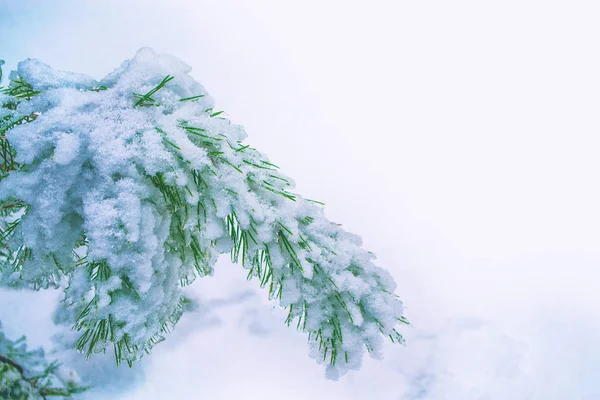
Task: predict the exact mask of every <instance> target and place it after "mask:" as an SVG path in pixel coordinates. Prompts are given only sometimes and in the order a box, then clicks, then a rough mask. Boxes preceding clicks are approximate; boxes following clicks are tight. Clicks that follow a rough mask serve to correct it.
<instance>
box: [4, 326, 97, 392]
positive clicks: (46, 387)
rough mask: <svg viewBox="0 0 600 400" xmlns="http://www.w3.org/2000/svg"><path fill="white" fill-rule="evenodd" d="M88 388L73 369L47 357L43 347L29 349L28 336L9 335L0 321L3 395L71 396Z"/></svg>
mask: <svg viewBox="0 0 600 400" xmlns="http://www.w3.org/2000/svg"><path fill="white" fill-rule="evenodd" d="M85 390H86V388H84V387H81V386H80V385H79V383H78V377H77V375H75V373H74V372H73V371H67V370H65V369H64V368H62V367H61V365H60V364H59V363H58V362H56V361H54V362H49V361H47V360H46V357H45V355H44V351H43V350H42V349H37V350H28V349H27V345H26V343H25V337H21V338H19V339H18V340H16V341H12V340H10V339H8V338H7V337H6V336H5V335H4V333H3V332H2V325H1V324H0V399H9V400H41V399H46V398H47V397H53V398H57V397H60V398H63V399H70V398H71V396H72V395H73V394H76V393H81V392H83V391H85Z"/></svg>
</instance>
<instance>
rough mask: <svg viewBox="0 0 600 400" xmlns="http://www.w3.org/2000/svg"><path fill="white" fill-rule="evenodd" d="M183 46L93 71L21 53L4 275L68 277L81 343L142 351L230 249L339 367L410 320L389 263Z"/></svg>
mask: <svg viewBox="0 0 600 400" xmlns="http://www.w3.org/2000/svg"><path fill="white" fill-rule="evenodd" d="M189 72H190V67H189V66H187V65H186V64H184V63H183V62H181V61H179V60H178V59H176V58H174V57H172V56H168V55H159V54H156V53H155V52H154V51H152V50H150V49H147V48H145V49H142V50H140V51H139V52H138V53H137V54H136V56H135V57H134V58H133V59H132V60H128V61H125V62H124V63H123V64H122V65H121V66H120V67H119V68H118V69H116V70H115V71H114V72H113V73H111V74H109V75H108V76H107V77H106V78H104V79H103V80H101V81H99V82H98V81H95V80H94V79H92V78H90V77H88V76H85V75H81V74H73V73H67V72H61V71H55V70H53V69H51V68H50V67H49V66H47V65H46V64H43V63H42V62H40V61H37V60H33V59H28V60H25V61H23V62H21V63H20V64H19V66H18V69H17V70H16V71H13V72H11V75H10V79H11V83H10V85H9V86H8V87H7V88H4V89H3V90H2V94H0V104H1V105H2V109H1V110H2V111H1V114H0V118H1V122H0V123H1V125H0V127H1V128H0V134H1V148H0V158H1V161H2V166H1V167H0V168H2V169H1V171H0V179H1V181H0V201H1V203H0V207H1V209H2V215H3V219H2V227H1V229H2V233H1V236H0V238H1V239H2V242H1V251H2V256H1V259H0V261H1V264H0V284H2V285H4V286H9V287H19V288H20V287H27V288H33V289H40V288H49V287H62V288H64V290H65V298H64V301H63V302H62V303H61V304H60V306H59V309H58V310H57V312H56V317H55V318H56V321H57V322H58V323H60V324H64V325H66V326H69V327H71V328H72V329H74V330H75V331H77V332H79V339H78V340H77V342H76V343H75V344H74V345H75V346H76V347H77V349H78V350H79V351H81V352H83V353H84V354H85V355H86V356H88V357H89V356H91V355H92V354H94V353H97V352H103V351H106V349H112V351H114V354H115V357H116V360H117V363H120V362H122V361H125V362H127V363H130V364H131V363H132V362H135V361H137V360H139V359H140V358H141V357H142V356H143V355H144V354H145V353H149V352H150V351H151V349H152V347H153V346H154V345H155V344H157V343H159V342H161V341H162V340H164V336H165V334H166V333H168V332H169V331H170V330H171V329H172V328H173V327H174V326H175V324H176V323H177V321H178V320H179V318H180V317H181V315H182V312H183V308H184V307H183V306H184V300H183V297H182V291H181V288H182V287H183V286H186V285H189V284H190V283H192V282H193V281H194V280H195V279H196V278H197V277H199V276H200V277H202V276H206V275H210V274H212V271H213V266H214V264H215V262H216V260H217V257H218V256H219V255H220V254H223V253H230V254H231V258H232V260H233V261H234V262H238V263H240V264H241V265H242V266H243V267H244V268H245V269H247V273H248V278H249V279H255V280H257V281H258V282H259V284H260V286H261V287H264V288H266V289H267V290H268V293H269V296H270V298H271V299H274V300H276V301H278V302H279V304H280V305H281V306H282V307H284V308H285V309H287V310H288V312H289V314H288V317H287V320H286V323H287V324H288V325H290V324H293V325H294V326H295V327H296V328H297V329H299V330H301V331H303V332H306V333H307V334H308V342H309V345H310V354H311V356H312V357H314V358H316V359H317V360H318V361H319V362H321V363H324V364H326V365H327V372H328V376H329V377H331V378H336V377H338V376H340V375H341V374H343V373H345V372H346V371H347V370H349V369H358V368H359V367H360V364H361V360H362V356H363V353H364V350H365V349H366V350H367V351H368V352H370V353H372V354H373V355H375V356H377V355H379V354H380V352H381V345H382V341H383V339H384V337H389V338H390V339H391V340H392V341H395V342H396V341H397V342H402V341H403V339H402V336H401V334H400V333H399V332H398V331H397V330H396V329H395V328H396V327H397V325H398V324H407V321H406V320H405V319H404V317H403V308H402V303H401V302H400V300H399V299H398V297H397V296H396V295H395V294H394V290H395V288H396V285H395V283H394V281H393V279H392V278H391V276H390V275H389V274H388V273H387V272H386V271H385V270H383V269H381V268H379V267H377V266H375V265H374V264H373V259H374V255H373V254H372V253H370V252H368V251H366V250H364V249H362V248H361V240H360V238H359V237H357V236H355V235H353V234H350V233H348V232H345V231H344V230H343V229H341V228H340V226H339V225H337V224H335V223H332V222H330V221H328V220H327V219H326V218H325V216H324V214H323V209H322V207H321V206H320V204H319V203H318V202H316V201H312V200H308V199H305V198H303V197H301V196H299V195H298V194H295V193H293V192H292V189H293V188H294V183H293V181H292V180H291V179H290V178H289V177H287V176H285V175H284V174H282V173H281V172H280V171H279V168H278V167H277V166H276V165H274V164H272V163H270V162H269V160H268V158H267V157H266V156H265V155H264V154H262V153H260V152H258V151H257V150H256V149H254V148H252V147H250V145H248V144H244V142H243V141H244V139H245V138H246V133H245V131H244V129H243V128H242V127H240V126H238V125H235V124H232V123H231V122H230V121H229V120H228V119H226V118H224V116H223V115H222V112H220V111H215V110H214V108H213V107H214V105H213V100H212V99H211V97H210V96H209V95H208V94H207V93H206V91H205V90H204V88H203V87H202V86H201V85H200V84H199V83H197V82H196V81H194V80H193V79H192V78H191V77H190V76H189V75H188V74H189Z"/></svg>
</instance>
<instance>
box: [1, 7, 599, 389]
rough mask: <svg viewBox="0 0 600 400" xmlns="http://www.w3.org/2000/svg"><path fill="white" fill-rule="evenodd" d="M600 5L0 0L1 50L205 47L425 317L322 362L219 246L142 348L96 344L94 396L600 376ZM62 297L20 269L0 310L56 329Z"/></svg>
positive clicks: (256, 132) (253, 137)
mask: <svg viewBox="0 0 600 400" xmlns="http://www.w3.org/2000/svg"><path fill="white" fill-rule="evenodd" d="M599 17H600V4H599V3H597V2H595V1H579V0H570V1H566V0H563V1H559V0H556V1H554V0H552V1H532V0H521V1H516V0H504V1H475V0H472V1H466V0H455V1H452V2H449V1H434V0H432V1H400V0H399V1H392V0H389V1H383V0H372V1H369V2H362V1H353V0H346V1H333V0H322V1H316V0H305V1H302V2H291V1H276V0H272V1H267V0H252V1H250V0H247V1H243V0H239V1H233V0H221V1H206V0H199V1H183V0H174V1H166V0H165V1H158V0H151V1H150V0H146V1H127V2H125V1H114V0H102V1H88V2H80V1H75V0H56V1H52V2H46V1H42V0H39V1H23V0H20V1H17V0H14V1H12V0H0V58H3V59H4V60H6V62H7V65H5V71H8V70H9V69H11V68H14V67H15V65H16V63H17V62H18V61H20V60H22V59H24V58H27V57H32V58H39V59H40V60H42V61H44V62H46V63H48V64H50V65H51V66H52V67H54V68H57V69H63V70H69V71H74V72H82V73H87V74H90V75H92V76H94V77H96V78H101V77H103V76H104V75H105V74H107V73H109V72H110V71H111V70H112V69H113V68H116V67H117V66H118V65H119V64H120V63H121V62H122V61H123V60H125V59H127V58H130V57H132V56H133V54H134V53H135V51H136V50H137V49H138V48H140V47H142V46H150V47H152V48H154V49H155V50H156V51H159V52H166V53H170V54H173V55H175V56H177V57H179V58H181V59H183V60H184V61H185V62H187V63H188V64H190V65H191V66H192V67H193V72H192V75H193V76H194V77H195V78H196V79H197V80H198V81H200V82H201V83H202V84H203V85H204V86H205V87H206V88H207V90H208V91H209V92H210V93H211V94H212V96H213V97H214V98H215V99H216V101H217V108H218V109H220V110H221V109H222V110H226V112H227V113H228V115H229V116H230V118H231V119H232V121H233V122H235V123H238V124H241V125H244V126H245V127H246V130H247V131H248V134H249V139H248V142H249V143H251V144H252V145H253V146H254V147H256V148H258V149H260V150H261V151H263V152H265V153H266V154H268V155H269V157H270V158H271V160H273V162H275V163H276V164H278V165H280V166H281V167H282V170H283V171H285V173H287V174H289V175H290V176H292V177H294V178H295V180H296V183H297V186H298V188H297V192H299V193H301V194H303V195H304V196H306V197H308V198H315V199H318V200H321V201H323V202H325V203H326V204H327V207H326V214H327V215H328V217H329V218H330V219H332V220H334V221H336V222H339V223H342V224H343V225H344V227H345V228H346V229H347V230H349V231H351V232H354V233H357V234H359V235H361V236H362V237H363V239H364V243H365V247H366V248H368V249H369V250H372V251H373V252H375V253H376V254H377V255H378V260H379V261H378V263H379V265H380V266H382V267H385V268H387V269H388V270H390V271H391V273H392V274H393V276H394V277H395V279H396V281H397V282H398V286H399V289H398V294H399V295H400V296H401V297H402V299H403V300H404V302H405V305H406V307H407V317H408V319H409V320H410V321H411V322H412V323H413V327H412V328H410V329H405V330H404V333H405V336H406V338H407V342H408V343H407V346H405V347H403V346H398V345H392V344H390V345H389V346H387V347H386V350H385V359H384V360H383V361H375V360H370V359H367V360H366V361H365V363H364V366H363V369H362V370H361V371H359V372H352V373H349V374H348V375H347V376H345V377H344V378H342V379H341V380H340V381H339V382H332V381H327V380H325V378H324V373H323V370H322V369H321V367H320V366H318V365H316V364H315V363H314V361H313V360H312V359H309V358H308V356H307V347H306V344H305V338H304V337H303V336H302V335H301V334H299V333H297V332H295V331H294V330H293V329H287V328H286V327H285V326H284V324H283V320H284V319H285V316H284V315H283V314H282V313H281V312H279V311H278V310H277V309H273V305H271V304H269V303H268V302H267V301H266V294H265V293H262V292H261V291H259V290H258V289H257V284H256V282H247V281H245V273H244V271H243V270H241V268H239V267H236V266H233V265H231V264H230V263H229V261H228V260H227V259H223V260H221V262H220V263H219V265H218V267H219V268H218V269H217V271H216V273H215V276H214V277H211V278H205V279H204V280H203V281H202V282H198V283H197V284H195V285H194V287H193V291H194V293H195V295H196V296H197V297H198V298H199V299H200V304H201V307H200V310H199V311H198V312H195V313H190V314H188V315H186V316H185V317H184V319H183V320H182V321H181V323H180V325H179V326H178V328H177V329H176V331H175V333H174V334H173V335H171V337H170V338H169V339H168V340H167V342H166V343H164V344H161V345H159V346H158V347H157V349H156V350H155V352H154V353H153V355H152V356H150V357H148V358H147V359H146V360H144V362H143V366H137V367H136V370H135V371H126V370H123V371H120V372H119V373H121V372H122V373H127V374H125V375H122V379H120V380H119V379H115V378H114V374H111V373H109V372H107V371H110V368H109V366H108V365H109V363H108V362H106V363H105V364H102V367H100V366H94V364H89V363H88V364H87V366H86V365H83V366H80V369H82V370H83V373H84V374H91V375H92V376H93V377H94V379H96V381H97V382H98V383H97V386H98V387H99V388H101V389H102V390H104V391H106V392H108V394H105V395H101V394H93V396H90V398H93V399H104V398H106V399H115V398H116V399H126V400H134V399H135V400H137V399H144V400H153V399H211V400H237V399H261V400H271V399H279V400H280V399H286V400H287V399H289V400H296V399H297V400H305V399H311V400H321V399H323V400H324V399H328V400H331V399H357V400H363V399H375V400H388V399H394V400H400V399H401V400H416V399H432V400H437V399H442V400H443V399H448V400H454V399H457V400H480V399H481V400H483V399H486V400H507V399H510V400H521V399H523V400H525V399H527V400H530V399H531V400H538V399H540V400H552V399H557V400H559V399H560V400H562V399H568V400H571V399H574V400H578V399H585V400H593V399H600V372H599V371H600V294H599V293H598V292H599V286H600V272H599V267H600V246H599V244H600V187H599V183H598V172H599V171H600V158H599V157H598V155H597V154H598V152H599V150H600V139H599V138H598V134H599V133H600V129H599V128H600V118H599V116H600V112H599V111H600V73H599V71H600V55H599V51H598V49H599V44H600V43H599V42H600V24H598V20H599ZM6 67H8V68H6ZM58 298H59V295H58V294H57V293H33V294H32V293H15V292H7V291H2V292H0V320H2V321H3V323H4V325H5V326H6V328H7V330H8V332H9V333H11V334H13V336H16V335H18V334H21V333H25V334H27V335H28V337H29V338H30V341H31V342H32V344H34V345H35V344H39V345H45V346H47V347H49V346H50V344H51V342H50V340H49V337H50V336H51V334H52V333H54V332H55V331H56V330H55V328H53V327H52V324H51V312H52V308H53V304H52V303H53V301H55V300H56V299H58ZM99 365H100V364H99ZM123 377H125V378H123ZM130 379H131V380H132V381H133V379H135V384H134V385H124V384H125V383H126V382H124V381H125V380H130ZM125 389H126V390H127V391H126V393H125V394H115V393H117V391H118V390H125Z"/></svg>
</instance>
